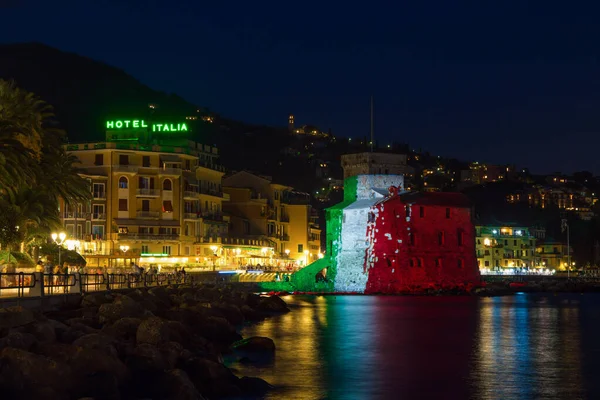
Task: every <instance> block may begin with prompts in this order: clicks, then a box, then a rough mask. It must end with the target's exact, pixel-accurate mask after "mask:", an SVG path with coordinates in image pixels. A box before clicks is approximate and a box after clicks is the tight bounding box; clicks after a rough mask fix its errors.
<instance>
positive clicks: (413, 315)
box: [234, 295, 600, 400]
mask: <svg viewBox="0 0 600 400" xmlns="http://www.w3.org/2000/svg"><path fill="white" fill-rule="evenodd" d="M286 301H288V302H289V304H290V308H292V312H291V313H289V314H286V315H283V316H280V317H276V318H272V319H269V320H267V321H264V322H262V323H260V324H258V325H255V326H251V327H248V328H246V329H245V330H244V332H243V334H244V336H255V335H257V336H268V337H271V338H273V340H275V343H276V345H277V355H276V361H275V363H274V364H273V365H270V366H262V367H257V366H248V365H234V367H235V368H237V369H238V371H239V373H240V374H243V375H250V376H260V377H262V378H263V379H266V380H267V381H269V382H270V383H272V384H274V385H276V386H277V387H278V391H276V392H275V393H272V394H271V395H270V397H268V398H269V399H283V398H285V399H306V400H310V399H365V400H370V399H396V398H402V399H431V398H435V399H469V398H472V399H490V400H491V399H578V398H600V391H599V390H600V387H599V386H600V384H599V383H596V382H597V381H598V379H596V377H595V375H596V371H598V372H600V361H598V360H599V358H598V357H597V355H600V344H598V340H597V337H598V336H597V335H598V334H600V312H598V311H596V310H598V309H599V308H600V296H593V295H591V296H539V295H538V296H531V295H521V296H513V297H502V298H486V299H479V298H470V297H464V298H461V297H451V298H444V297H424V298H418V297H374V296H341V297H340V296H338V297H333V296H330V297H311V296H296V297H288V298H286ZM582 315H583V316H584V318H582ZM584 326H585V327H586V329H582V328H583V327H584ZM586 335H587V336H586ZM582 343H587V344H586V347H585V348H586V349H591V350H592V351H593V354H594V357H589V356H588V357H587V358H586V357H585V355H586V352H583V351H582ZM593 394H595V396H594V395H593Z"/></svg>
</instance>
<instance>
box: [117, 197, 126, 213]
mask: <svg viewBox="0 0 600 400" xmlns="http://www.w3.org/2000/svg"><path fill="white" fill-rule="evenodd" d="M127 203H128V202H127V199H119V211H127V210H128V208H127Z"/></svg>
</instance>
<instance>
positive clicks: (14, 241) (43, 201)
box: [0, 188, 61, 250]
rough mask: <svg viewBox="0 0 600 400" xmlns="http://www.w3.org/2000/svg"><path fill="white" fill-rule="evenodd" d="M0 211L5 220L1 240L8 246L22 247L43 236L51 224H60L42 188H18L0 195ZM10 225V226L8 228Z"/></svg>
mask: <svg viewBox="0 0 600 400" xmlns="http://www.w3.org/2000/svg"><path fill="white" fill-rule="evenodd" d="M0 213H1V214H3V215H4V216H5V217H4V218H5V219H6V221H1V222H4V223H6V224H7V225H4V227H5V228H6V229H7V234H6V237H5V238H2V237H0V239H3V240H4V241H3V242H2V245H3V247H7V248H9V249H10V250H17V248H18V247H21V248H24V246H25V245H27V244H30V243H31V242H32V241H33V240H35V239H36V238H38V237H39V236H40V235H42V236H43V235H45V237H46V238H47V237H48V235H49V234H50V231H51V230H52V229H53V228H57V227H59V226H60V225H61V222H60V218H59V217H58V212H57V204H56V201H55V199H54V198H52V196H50V195H48V194H47V193H45V192H44V191H40V190H37V189H35V190H34V189H31V188H21V190H19V191H18V192H17V193H15V194H5V195H4V196H2V197H0ZM12 227H14V229H13V228H12Z"/></svg>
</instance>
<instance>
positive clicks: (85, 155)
mask: <svg viewBox="0 0 600 400" xmlns="http://www.w3.org/2000/svg"><path fill="white" fill-rule="evenodd" d="M106 128H107V129H106V141H104V142H100V143H84V144H70V145H67V146H66V149H67V151H68V152H69V153H71V154H73V155H75V156H77V158H78V159H79V161H80V162H81V164H80V165H79V166H78V167H79V168H80V169H81V175H82V176H84V177H85V178H87V179H88V180H89V182H90V187H91V190H92V200H91V201H90V202H89V203H87V204H79V205H77V206H74V207H70V208H69V207H66V206H65V205H64V204H61V209H60V213H61V218H62V222H63V225H64V228H65V230H66V233H67V235H68V237H69V240H68V241H67V243H66V244H67V246H68V247H69V248H73V249H75V250H77V251H78V252H80V254H82V255H83V256H84V257H85V258H86V260H87V262H88V266H98V267H105V268H111V267H117V266H122V265H125V264H127V263H128V262H129V261H130V260H135V261H136V262H139V263H140V264H141V265H143V266H150V265H159V266H162V267H168V266H182V265H194V264H196V265H207V264H208V265H210V264H211V263H212V265H214V264H215V262H216V259H218V255H217V253H218V252H219V248H220V246H221V243H222V241H223V238H225V237H227V233H228V219H227V217H226V216H225V215H224V214H223V202H224V201H226V200H227V195H226V194H224V193H223V190H222V186H221V180H222V177H223V175H224V170H223V168H222V167H221V166H219V165H218V151H217V149H216V148H215V147H212V146H208V145H203V144H200V143H195V142H192V141H189V140H188V134H189V132H188V125H187V124H186V123H185V122H177V123H170V122H169V121H167V122H160V123H159V122H157V121H148V122H146V121H144V120H141V119H139V120H114V121H107V122H106Z"/></svg>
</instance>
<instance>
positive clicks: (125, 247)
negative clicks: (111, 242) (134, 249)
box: [119, 246, 129, 268]
mask: <svg viewBox="0 0 600 400" xmlns="http://www.w3.org/2000/svg"><path fill="white" fill-rule="evenodd" d="M119 249H121V251H122V252H123V267H125V268H127V263H126V262H125V253H127V250H129V246H119Z"/></svg>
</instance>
